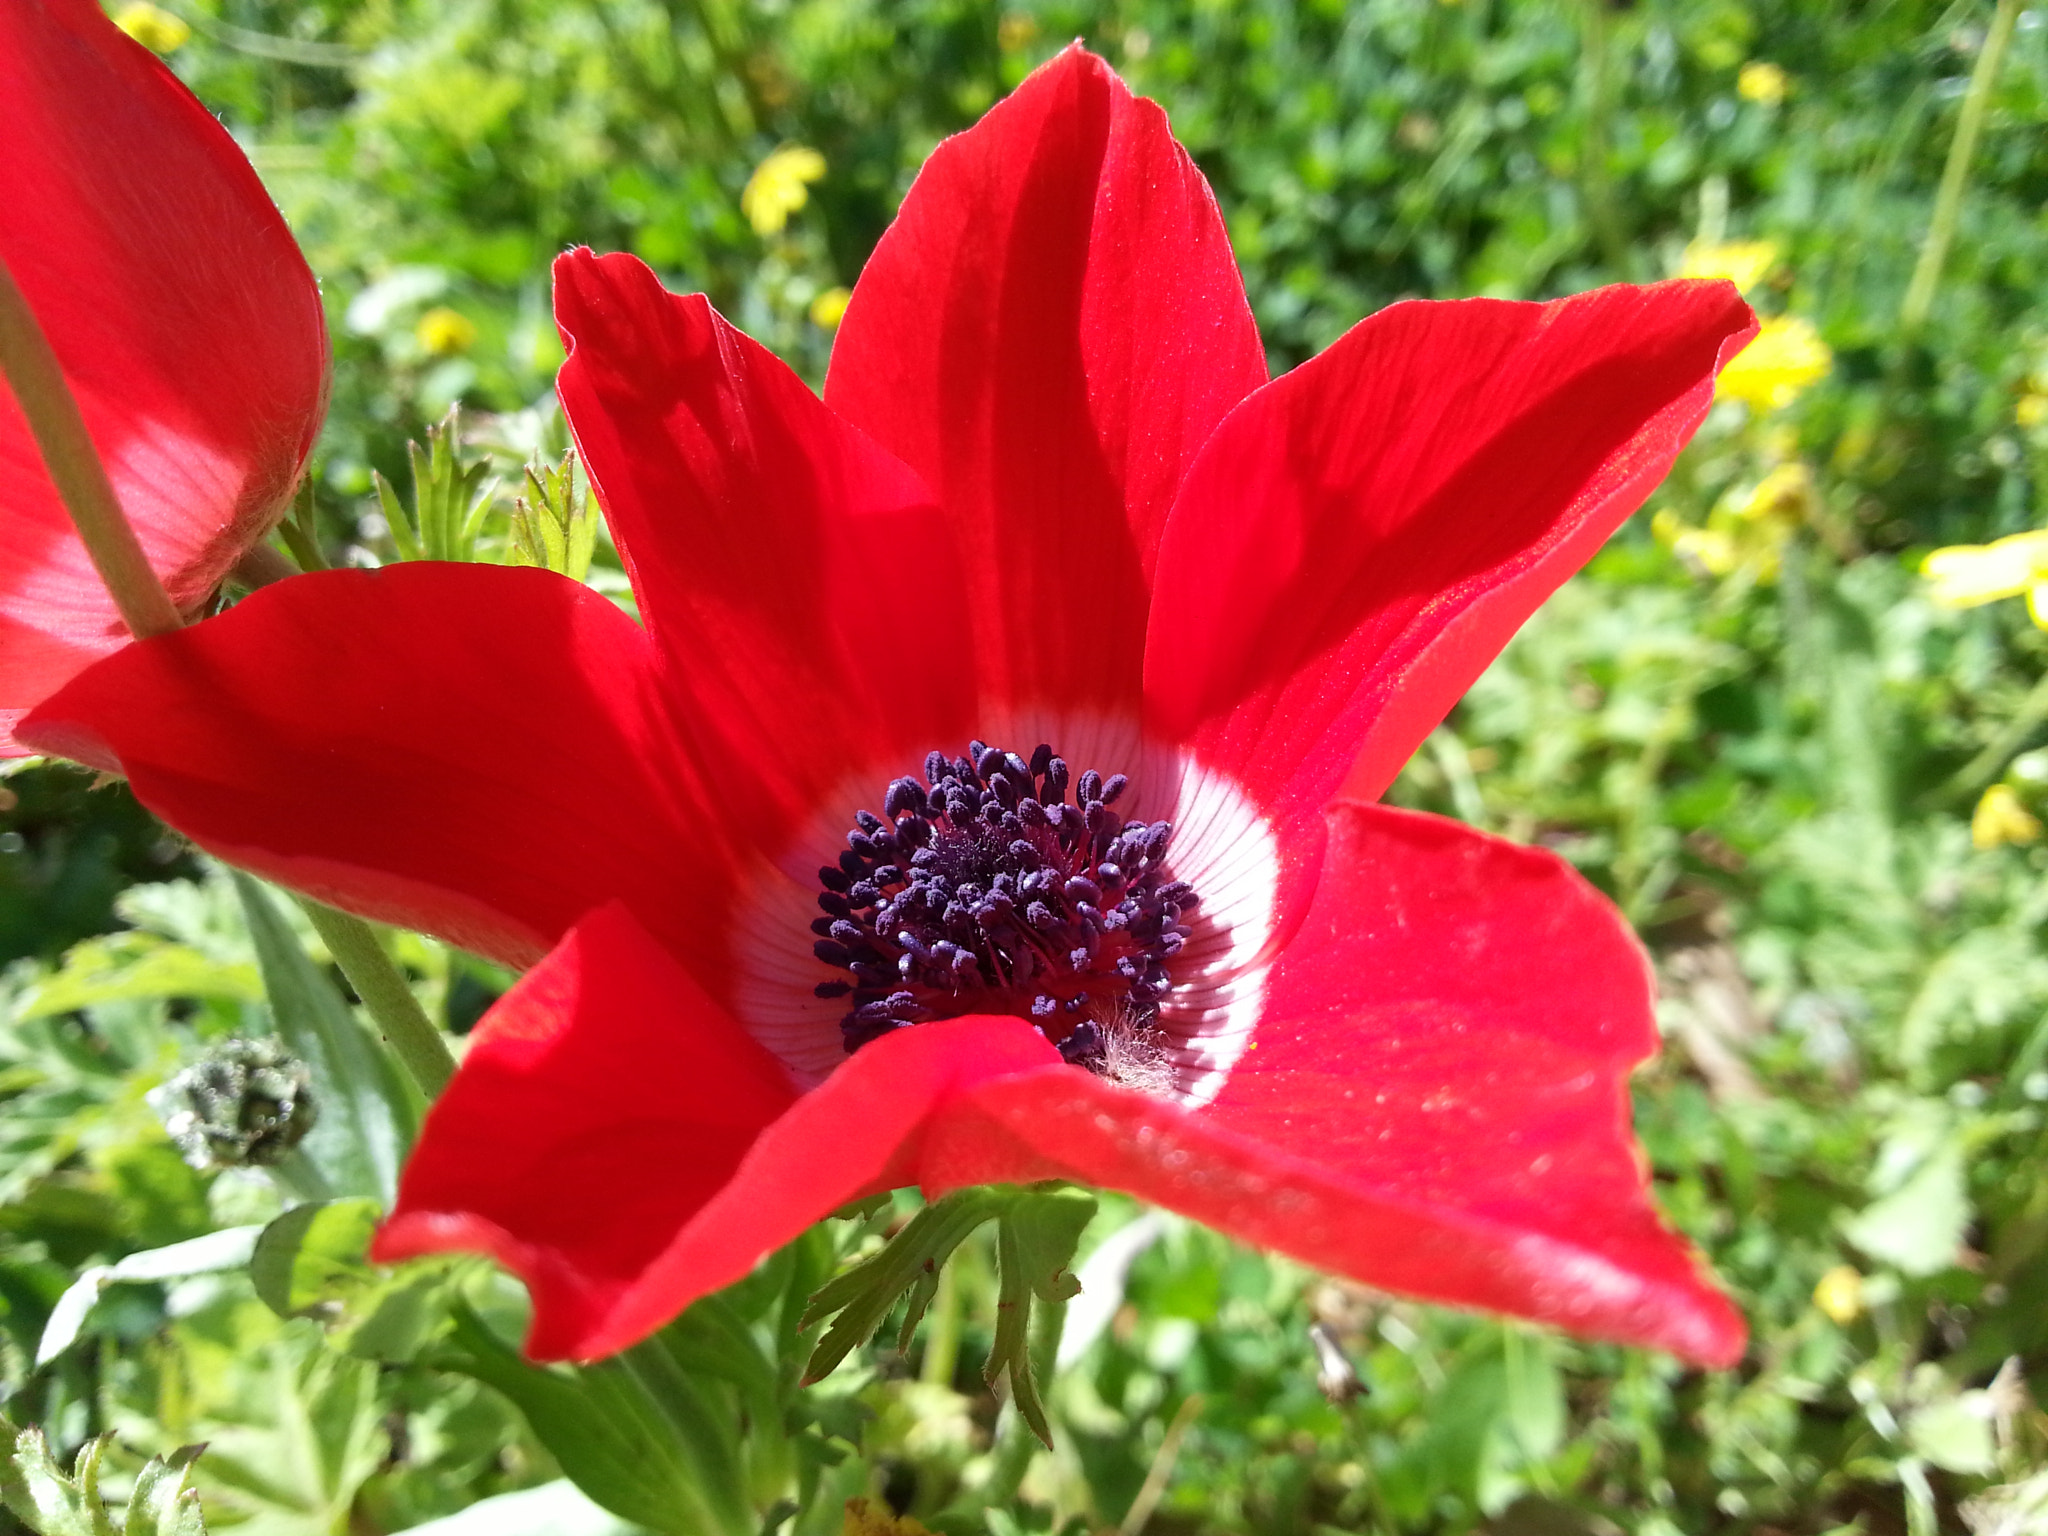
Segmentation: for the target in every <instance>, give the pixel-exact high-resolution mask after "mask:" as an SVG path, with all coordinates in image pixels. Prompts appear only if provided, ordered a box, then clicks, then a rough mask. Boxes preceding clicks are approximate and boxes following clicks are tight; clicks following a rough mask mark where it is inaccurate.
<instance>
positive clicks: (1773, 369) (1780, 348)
mask: <svg viewBox="0 0 2048 1536" xmlns="http://www.w3.org/2000/svg"><path fill="white" fill-rule="evenodd" d="M1834 361H1835V354H1834V353H1832V352H1830V351H1829V350H1828V344H1827V343H1826V342H1824V341H1822V340H1821V339H1820V332H1818V331H1816V330H1815V329H1814V328H1813V324H1812V322H1811V321H1807V320H1802V319H1800V318H1799V317H1798V316H1797V315H1779V316H1777V317H1776V318H1775V319H1771V320H1766V321H1765V322H1764V323H1763V326H1762V327H1761V328H1760V329H1759V330H1758V331H1757V334H1756V338H1755V339H1754V340H1753V341H1751V342H1750V344H1749V345H1748V346H1746V347H1744V348H1743V349H1742V350H1741V351H1740V352H1738V353H1736V354H1735V356H1734V358H1733V359H1731V360H1730V362H1729V364H1728V366H1727V367H1725V368H1723V369H1722V370H1721V377H1720V380H1719V382H1718V383H1717V384H1716V386H1715V388H1716V390H1717V392H1718V393H1720V394H1722V395H1725V396H1726V397H1727V398H1728V399H1730V400H1740V401H1742V402H1744V403H1745V404H1747V405H1750V406H1753V407H1755V408H1756V409H1758V410H1776V409H1777V408H1778V407H1779V406H1781V405H1786V404H1789V403H1790V402H1791V401H1792V399H1793V398H1794V397H1795V396H1797V395H1798V393H1799V392H1800V391H1801V390H1803V389H1804V388H1806V386H1807V385H1809V384H1811V383H1813V382H1814V381H1815V380H1817V379H1823V378H1826V377H1827V373H1828V370H1829V369H1830V368H1832V367H1833V366H1834Z"/></svg>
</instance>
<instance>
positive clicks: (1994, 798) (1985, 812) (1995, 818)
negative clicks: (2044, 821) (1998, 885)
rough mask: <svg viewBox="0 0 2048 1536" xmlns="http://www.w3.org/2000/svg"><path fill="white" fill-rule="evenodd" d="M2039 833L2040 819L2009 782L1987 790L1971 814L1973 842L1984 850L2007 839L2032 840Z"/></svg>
mask: <svg viewBox="0 0 2048 1536" xmlns="http://www.w3.org/2000/svg"><path fill="white" fill-rule="evenodd" d="M2040 835H2041V823H2040V822H2039V821H2037V820H2036V819H2035V818H2034V817H2033V816H2031V815H2030V814H2028V811H2027V808H2026V807H2025V806H2024V805H2022V804H2020V797H2019V796H2018V795H2017V794H2015V793H2013V791H2012V789H2011V787H2010V786H2008V785H2004V784H1994V785H1992V786H1991V787H1990V788H1989V789H1987V790H1985V791H1984V794H1983V797H1982V798H1981V799H1979V800H1978V802H1977V809H1976V810H1975V811H1974V812H1972V813H1971V816H1970V842H1971V844H1972V845H1973V846H1974V847H1976V848H1978V849H1979V850H1982V851H1989V850H1990V849H1993V848H2000V847H2003V846H2004V845H2005V844H2007V843H2031V842H2033V841H2035V840H2036V839H2037V838H2039V837H2040Z"/></svg>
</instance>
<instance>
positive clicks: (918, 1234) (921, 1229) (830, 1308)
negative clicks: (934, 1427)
mask: <svg viewBox="0 0 2048 1536" xmlns="http://www.w3.org/2000/svg"><path fill="white" fill-rule="evenodd" d="M1010 1198H1011V1195H1010V1193H1009V1192H1008V1191H1005V1190H1001V1189H997V1188H975V1189H962V1190H956V1191H955V1192H954V1193H952V1194H950V1195H947V1196H946V1197H945V1198H944V1199H942V1200H935V1201H933V1202H932V1203H931V1204H930V1205H928V1206H926V1207H925V1208H924V1209H923V1210H921V1211H919V1212H918V1213H917V1214H916V1215H915V1216H913V1217H911V1218H910V1220H909V1221H908V1222H906V1223H905V1224H904V1227H903V1230H902V1231H901V1232H898V1233H897V1234H896V1235H895V1236H894V1237H892V1238H890V1239H889V1241H888V1242H887V1243H885V1244H883V1245H882V1248H881V1250H880V1251H879V1252H877V1253H874V1254H871V1255H870V1256H869V1257H867V1258H865V1259H863V1260H861V1261H860V1262H859V1263H858V1264H856V1265H854V1266H853V1267H852V1268H851V1269H849V1270H847V1271H846V1272H845V1273H844V1274H841V1275H839V1276H837V1277H836V1278H834V1279H832V1280H830V1281H828V1282H827V1283H826V1284H825V1285H823V1286H821V1287H819V1289H818V1291H817V1293H816V1294H815V1295H813V1296H812V1297H811V1300H810V1304H809V1305H808V1306H807V1307H805V1308H804V1312H803V1316H802V1317H801V1318H800V1319H799V1320H798V1324H797V1326H798V1327H799V1329H805V1328H809V1327H811V1326H812V1325H814V1324H816V1323H819V1322H822V1321H823V1320H824V1319H825V1318H828V1317H830V1318H832V1319H833V1322H832V1326H831V1327H830V1328H828V1329H826V1330H825V1335H824V1337H823V1338H821V1339H820V1340H819V1341H818V1346H817V1348H816V1349H814V1350H813V1351H812V1352H811V1358H810V1361H809V1363H807V1364H806V1365H805V1366H804V1378H803V1379H804V1381H805V1383H806V1384H809V1383H811V1382H815V1381H820V1380H822V1379H824V1378H825V1377H826V1376H828V1375H830V1374H831V1373H832V1371H833V1370H834V1369H835V1368H836V1367H837V1366H838V1364H839V1362H840V1361H842V1360H844V1359H845V1358H846V1357H847V1356H848V1355H849V1354H851V1353H852V1352H853V1351H854V1350H855V1349H857V1348H859V1347H860V1346H861V1345H862V1344H864V1343H866V1342H867V1340H868V1339H869V1338H870V1337H871V1336H872V1335H873V1333H874V1331H875V1330H876V1329H877V1328H879V1327H880V1326H881V1324H882V1319H883V1318H885V1317H887V1316H888V1315H889V1309H890V1308H891V1307H893V1306H895V1305H896V1302H897V1300H898V1298H900V1297H901V1296H903V1295H904V1293H905V1292H907V1291H910V1290H911V1289H912V1288H913V1287H914V1286H916V1285H917V1283H918V1279H919V1277H920V1276H921V1275H923V1274H925V1273H927V1272H928V1271H930V1270H934V1269H936V1268H937V1267H938V1266H939V1265H941V1264H943V1263H945V1262H946V1259H947V1257H948V1256H949V1255H950V1254H951V1253H952V1252H953V1250H954V1249H955V1248H957V1247H959V1246H960V1243H961V1241H962V1240H963V1239H964V1238H965V1237H966V1236H967V1234H968V1233H970V1232H972V1231H973V1230H974V1229H975V1228H976V1227H978V1226H980V1225H981V1224H982V1223H983V1222H984V1221H987V1220H988V1219H989V1218H990V1217H991V1216H994V1215H996V1214H997V1212H998V1211H1000V1210H1001V1209H1002V1208H1003V1206H1004V1205H1005V1204H1006V1202H1007V1201H1008V1200H1009V1199H1010Z"/></svg>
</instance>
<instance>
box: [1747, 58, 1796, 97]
mask: <svg viewBox="0 0 2048 1536" xmlns="http://www.w3.org/2000/svg"><path fill="white" fill-rule="evenodd" d="M1791 89H1792V77H1791V76H1790V75H1788V74H1786V73H1785V71H1784V70H1782V69H1780V68H1779V67H1778V66H1777V65H1775V64H1771V63H1767V62H1765V61H1764V60H1762V59H1752V60H1750V61H1749V62H1748V63H1747V64H1745V65H1743V66H1742V69H1741V72H1740V73H1738V74H1737V75H1736V77H1735V90H1736V94H1737V95H1739V96H1741V97H1742V99H1743V100H1744V101H1759V102H1762V103H1763V104H1764V105H1765V106H1769V107H1775V106H1776V105H1777V104H1778V103H1779V102H1781V101H1783V100H1784V99H1785V95H1786V93H1787V92H1788V91H1790V90H1791Z"/></svg>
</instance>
